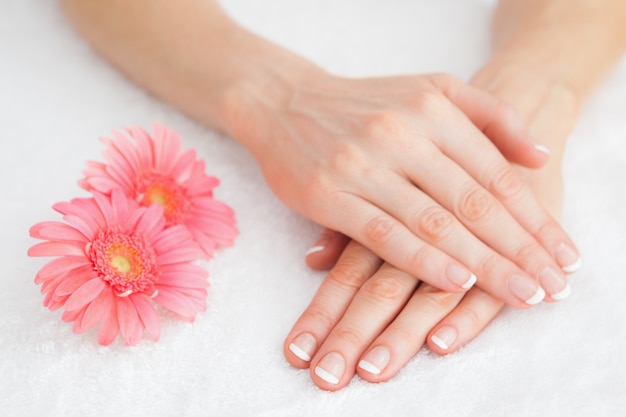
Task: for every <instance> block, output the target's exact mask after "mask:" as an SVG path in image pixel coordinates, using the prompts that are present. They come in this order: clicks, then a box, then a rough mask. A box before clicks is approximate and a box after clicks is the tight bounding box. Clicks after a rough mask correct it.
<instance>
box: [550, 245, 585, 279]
mask: <svg viewBox="0 0 626 417" xmlns="http://www.w3.org/2000/svg"><path fill="white" fill-rule="evenodd" d="M556 261H557V262H558V263H559V265H561V269H562V270H563V271H565V272H567V273H568V274H571V273H573V272H576V271H578V270H579V269H580V267H581V266H583V261H582V259H580V256H579V255H578V252H576V251H575V250H574V249H573V248H572V247H571V246H569V245H566V244H565V243H561V244H560V245H559V247H558V248H556Z"/></svg>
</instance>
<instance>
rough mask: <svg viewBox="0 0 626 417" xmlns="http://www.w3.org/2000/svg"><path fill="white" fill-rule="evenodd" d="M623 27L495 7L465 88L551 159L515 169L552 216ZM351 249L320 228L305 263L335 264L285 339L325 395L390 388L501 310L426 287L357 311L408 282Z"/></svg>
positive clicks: (624, 44)
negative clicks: (498, 104) (568, 159)
mask: <svg viewBox="0 0 626 417" xmlns="http://www.w3.org/2000/svg"><path fill="white" fill-rule="evenodd" d="M579 3H580V4H579ZM585 4H586V6H587V7H585ZM520 8H522V9H523V10H524V13H522V14H520V11H519V10H520ZM625 28H626V4H625V3H624V2H618V1H600V2H587V3H585V2H571V1H562V2H560V1H550V2H548V1H540V0H534V1H527V0H523V1H517V0H504V1H501V2H500V4H499V7H498V9H497V13H496V15H495V22H494V33H493V37H494V43H495V45H494V52H493V55H492V57H491V58H490V60H489V61H488V62H487V63H486V64H485V65H484V66H483V68H482V69H481V70H480V71H479V72H478V73H477V74H476V75H475V76H474V77H473V79H472V81H471V82H472V84H474V85H476V86H479V87H481V88H483V89H485V90H486V91H489V92H490V93H492V94H494V95H495V96H496V97H500V98H502V99H505V100H506V101H508V102H509V103H511V104H513V105H514V106H515V107H516V108H517V109H518V110H519V111H520V113H521V115H522V117H523V119H524V121H525V123H526V125H527V126H528V128H529V130H530V132H531V133H532V135H533V136H534V137H535V138H537V139H538V140H539V141H540V143H542V144H544V145H545V146H547V147H548V148H549V149H550V151H551V158H550V161H549V163H548V164H547V165H546V166H544V167H543V168H541V169H538V170H528V169H523V168H521V167H519V166H518V167H517V169H518V170H519V171H520V173H521V175H522V176H523V178H524V179H525V180H526V181H527V182H528V184H529V185H530V187H531V189H532V190H533V192H534V193H535V194H536V195H537V196H538V198H539V200H540V201H541V202H542V203H543V204H544V206H545V207H546V208H547V209H548V210H549V211H550V212H551V214H552V215H553V216H554V217H555V218H559V217H560V214H561V208H562V188H563V186H562V178H561V162H562V157H563V151H564V148H565V144H566V140H567V137H568V135H569V133H570V131H571V130H572V128H573V126H574V124H575V122H576V118H577V114H578V112H579V109H580V108H581V106H582V105H583V104H584V102H585V99H586V98H587V96H588V95H589V94H590V93H591V92H592V91H593V89H594V87H595V86H596V85H597V84H598V83H599V82H600V81H601V80H602V78H603V76H604V75H605V74H606V72H607V71H609V70H610V68H611V67H612V66H613V64H614V63H615V62H616V60H617V59H618V58H619V57H620V56H621V55H622V54H623V52H624V50H625V49H626V30H625ZM598 45H603V47H602V48H598ZM348 242H349V239H348V238H347V237H346V236H343V235H341V234H338V233H336V232H332V231H329V230H326V231H324V233H323V234H322V237H321V238H320V240H319V241H318V242H317V243H316V245H315V246H314V248H316V250H315V252H313V253H311V254H310V255H308V257H307V262H308V263H309V265H310V266H311V267H313V268H315V269H327V268H329V267H331V266H333V265H335V262H336V261H337V259H338V257H339V256H340V255H341V257H340V258H339V261H337V264H336V266H335V267H334V268H333V270H332V271H331V272H330V274H329V275H328V276H327V277H326V279H325V281H324V283H323V284H322V286H321V287H320V290H319V291H318V293H317V295H316V296H315V298H314V300H313V301H312V303H311V305H310V306H309V307H308V309H307V310H306V311H305V313H304V314H303V315H302V316H301V318H300V319H299V320H298V322H297V323H296V325H295V326H294V328H293V329H292V331H291V332H290V334H289V336H288V337H287V338H286V341H285V355H286V357H287V358H288V359H289V361H290V363H292V364H293V365H294V366H297V367H310V368H311V371H312V372H311V375H312V378H313V380H314V381H316V383H317V384H318V385H320V386H321V387H323V388H326V389H331V390H335V389H339V388H340V387H342V386H344V385H345V384H347V381H349V379H350V377H351V376H352V375H353V373H354V372H352V371H351V369H354V370H355V371H356V372H357V373H358V374H359V375H360V376H361V377H362V378H363V379H365V380H367V381H370V382H380V381H385V380H388V379H389V378H391V377H393V376H394V375H395V374H396V373H397V372H398V371H399V370H400V369H401V368H402V367H403V366H404V365H405V364H406V362H407V361H408V360H409V359H411V358H412V357H413V356H414V355H415V354H416V353H417V352H418V351H419V349H420V348H421V347H422V346H423V345H424V344H425V343H426V344H427V345H428V347H429V348H430V349H431V350H432V351H434V352H436V353H438V354H441V355H445V354H449V353H452V352H455V351H457V350H458V349H459V348H460V347H462V346H463V345H465V344H466V343H468V342H469V341H470V340H472V339H473V338H474V337H475V336H476V335H478V334H479V333H480V332H481V331H482V330H483V329H484V328H485V326H487V324H488V323H489V322H490V321H491V320H492V319H493V318H494V317H495V316H496V315H497V314H498V312H499V311H500V310H501V309H502V307H503V305H504V304H503V303H502V302H501V301H500V300H497V299H496V298H494V297H493V296H491V295H489V294H486V293H485V292H484V291H482V290H481V289H479V288H472V289H471V290H469V291H468V292H467V293H466V294H455V293H449V292H445V291H441V290H438V289H436V288H433V287H432V286H430V285H422V286H419V287H418V288H417V290H416V291H414V289H413V288H410V289H409V288H408V287H407V288H401V287H400V285H398V286H397V288H393V289H392V290H391V291H390V294H392V296H391V297H389V300H385V301H386V303H382V302H379V303H378V305H376V307H375V308H377V309H378V314H377V313H375V312H372V311H371V310H372V305H371V304H369V305H367V307H366V308H365V306H364V305H363V304H365V303H364V302H363V300H364V299H367V298H368V296H367V292H368V286H372V285H373V284H372V282H373V281H375V280H379V281H382V280H385V279H386V280H387V281H388V282H387V284H386V285H387V287H388V288H392V285H390V282H396V283H398V284H399V283H403V282H405V276H404V273H403V272H402V271H398V270H393V269H391V268H389V266H387V265H385V266H383V267H381V269H377V268H378V267H379V266H380V265H381V261H380V260H379V259H377V257H376V256H375V255H373V254H372V253H371V252H370V251H368V250H367V249H365V248H363V247H362V246H360V245H358V244H356V243H355V242H351V243H350V244H349V245H348V246H347V247H346V245H347V244H348ZM322 248H323V249H322ZM344 248H345V249H344ZM342 252H343V253H342ZM394 275H395V278H392V279H391V280H390V279H389V277H390V276H394ZM378 285H379V286H380V284H378ZM337 286H339V287H341V288H342V290H339V291H338V290H337V289H336V288H335V287H337ZM369 298H371V297H369ZM407 299H409V301H408V302H407V303H406V305H405V304H404V303H405V302H406V301H405V300H407ZM548 301H552V300H548ZM329 306H332V307H333V308H332V309H331V308H330V307H329ZM328 311H332V312H333V313H332V314H328V313H327V312H328ZM363 311H367V313H364V312H363ZM320 315H321V316H322V318H320V317H319V316H320ZM372 317H375V319H374V323H376V324H374V325H372ZM362 318H365V319H362ZM366 320H369V321H366ZM320 323H322V324H320ZM303 334H304V335H309V334H310V335H315V338H314V339H308V338H307V336H301V335H303ZM346 334H349V335H350V336H349V337H345V335H346ZM298 337H300V339H297V338H298ZM294 340H295V341H296V342H297V341H298V340H300V341H303V342H307V341H308V342H311V340H315V345H313V347H312V348H311V347H310V346H311V345H308V346H309V348H310V349H311V352H310V353H311V355H310V356H312V360H311V361H310V362H309V361H303V360H302V359H301V358H300V357H298V355H296V354H294V352H292V351H291V350H290V349H289V346H290V345H291V344H292V343H293V342H294ZM347 340H348V341H350V342H346V341H347ZM304 345H305V346H307V345H306V344H304ZM329 353H332V355H331V359H335V360H337V355H335V353H339V355H340V356H341V358H342V360H343V364H344V365H345V371H344V372H345V375H343V376H342V377H341V378H340V380H339V382H338V383H337V384H329V383H328V381H326V380H324V379H323V378H320V376H319V375H317V374H316V373H315V369H316V367H318V366H320V364H321V365H322V366H324V365H325V363H324V362H322V361H323V360H324V358H325V356H326V355H327V354H329ZM351 367H352V368H351ZM336 369H337V368H335V370H336ZM346 375H347V377H346Z"/></svg>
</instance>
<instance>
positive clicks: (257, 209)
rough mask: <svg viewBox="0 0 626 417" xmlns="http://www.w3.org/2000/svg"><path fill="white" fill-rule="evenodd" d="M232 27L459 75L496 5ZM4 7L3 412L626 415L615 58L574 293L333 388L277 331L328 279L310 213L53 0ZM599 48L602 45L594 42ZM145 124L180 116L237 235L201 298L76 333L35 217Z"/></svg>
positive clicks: (298, 1)
mask: <svg viewBox="0 0 626 417" xmlns="http://www.w3.org/2000/svg"><path fill="white" fill-rule="evenodd" d="M223 3H224V5H225V7H226V8H227V10H228V11H229V12H230V13H232V15H233V16H234V17H235V18H236V19H237V20H239V21H240V22H241V23H242V24H244V25H246V26H247V27H249V28H251V29H252V30H253V31H255V32H257V33H259V34H262V35H263V36H266V37H267V38H269V39H271V40H273V41H275V42H278V43H280V44H282V45H284V46H287V47H289V48H291V49H293V50H295V51H297V52H299V53H301V54H303V55H304V56H306V57H308V58H310V59H311V60H313V61H315V62H317V63H318V64H320V65H322V66H324V67H326V68H328V69H329V70H331V71H332V72H335V73H338V74H344V75H354V76H365V75H382V74H396V73H420V72H436V71H445V72H450V73H452V74H455V75H457V76H459V77H461V78H464V79H467V78H468V77H469V76H470V75H471V73H472V72H473V71H474V70H475V69H476V68H477V67H478V66H479V65H480V63H481V62H482V61H483V60H484V59H485V57H486V56H487V53H488V38H489V21H490V16H491V13H492V11H493V7H492V4H491V2H486V1H478V0H464V1H456V0H445V1H439V2H434V1H429V0H421V1H418V0H411V1H409V0H388V1H373V0H342V1H335V0H315V1H311V0H309V1H305V0H265V1H257V0H224V2H223ZM1 10H2V13H1V14H0V120H1V132H2V139H1V141H2V148H1V149H0V170H1V172H0V173H1V175H0V181H1V187H0V190H1V196H2V198H1V199H0V222H1V227H0V231H1V238H0V416H3V417H4V416H6V417H20V416H28V417H33V416H47V417H55V416H63V417H71V416H116V417H122V416H133V417H136V416H151V417H157V416H177V417H182V416H220V417H227V416H268V417H269V416H272V417H281V416H301V417H305V416H395V417H402V416H413V417H419V416H429V417H437V416H458V417H461V416H590V415H593V416H624V415H626V394H625V393H626V363H625V359H624V354H623V352H624V348H625V347H626V330H625V326H624V318H625V317H626V302H624V297H625V296H626V279H625V277H624V275H625V274H626V256H625V255H626V239H625V237H624V236H626V215H625V214H626V213H625V210H624V206H625V205H626V180H625V177H626V176H625V169H626V117H625V115H626V63H624V62H622V63H621V65H620V66H619V67H618V68H617V69H616V70H615V71H613V72H612V73H611V75H610V76H609V77H608V79H607V80H606V82H605V83H604V84H603V85H602V86H601V87H600V89H599V90H598V91H597V93H596V94H594V96H593V97H592V99H591V100H590V102H589V103H588V105H587V106H586V107H585V109H584V111H583V112H582V115H581V117H580V121H579V123H578V124H577V127H576V129H575V131H574V132H573V134H572V136H571V140H570V142H569V145H568V148H567V154H566V162H565V165H564V175H565V181H566V194H565V211H564V217H563V222H564V225H565V227H566V229H567V230H568V231H569V232H570V233H571V235H572V236H573V238H574V239H575V241H576V242H577V243H578V245H579V247H580V249H581V251H582V253H583V256H584V267H583V269H582V270H581V271H580V272H579V273H577V274H576V275H574V276H573V277H572V279H571V285H572V288H573V292H572V295H571V297H570V298H568V299H567V300H565V301H563V302H559V303H556V304H545V303H544V304H542V305H540V306H538V307H536V308H533V309H532V310H530V311H515V310H512V309H505V310H504V311H503V312H502V313H501V314H500V315H499V316H498V317H497V318H496V320H495V321H494V322H493V323H492V324H491V325H490V326H489V327H488V328H487V329H486V330H485V331H484V332H483V334H482V335H480V336H479V337H478V338H477V339H476V340H475V341H473V342H472V343H470V344H469V345H467V346H466V347H465V348H463V349H462V350H461V351H460V352H458V353H456V354H453V355H450V356H447V357H438V356H437V355H434V354H432V353H430V352H429V351H428V350H427V349H423V350H422V351H421V352H420V353H419V354H418V355H417V356H416V357H415V358H414V359H413V360H411V361H410V363H409V364H408V365H407V366H406V367H405V368H404V369H402V371H401V372H400V373H399V374H398V375H397V377H395V378H394V379H392V380H391V381H389V382H386V383H381V384H370V383H367V382H365V381H363V380H360V379H359V378H358V377H355V378H354V380H353V381H352V383H351V384H350V385H349V386H348V387H346V388H345V389H343V390H342V391H340V392H336V393H329V392H325V391H322V390H320V389H318V388H316V387H315V386H314V385H313V384H312V382H311V381H310V378H309V375H308V371H305V370H296V369H293V368H291V367H290V366H289V365H288V364H287V362H286V361H285V360H284V359H283V356H282V342H283V338H284V337H285V336H286V334H287V333H288V331H289V329H290V327H291V325H292V324H293V323H294V322H295V320H296V318H297V317H298V316H299V314H300V313H301V312H302V311H303V309H304V308H305V307H306V305H307V303H308V301H309V300H310V299H311V297H312V296H313V294H314V292H315V290H316V288H317V287H318V285H319V283H320V282H321V280H322V278H323V273H321V272H313V271H311V270H309V269H308V268H307V267H306V265H305V263H304V261H303V255H304V253H305V252H306V250H307V249H308V247H309V246H310V245H312V244H313V243H314V242H315V240H316V238H317V236H318V233H319V231H320V228H319V227H318V226H316V225H314V224H312V223H311V222H310V221H308V220H306V219H303V218H301V217H300V216H298V215H296V214H294V213H293V212H291V211H290V210H289V209H287V208H285V207H284V206H283V205H282V203H281V202H280V201H278V200H277V199H276V198H275V197H274V196H273V194H272V193H271V192H270V190H269V189H268V187H267V186H266V185H265V183H264V180H263V178H262V175H261V172H260V171H259V169H258V167H257V166H256V164H255V162H254V160H253V158H252V157H251V156H250V155H249V154H248V153H247V152H246V151H245V150H244V149H243V148H242V147H241V146H240V145H238V144H237V143H236V142H235V141H234V140H232V139H230V138H228V137H225V136H223V135H219V134H217V133H215V132H213V131H211V130H210V129H207V128H205V127H202V126H200V125H198V124H197V123H195V122H193V121H191V120H190V119H188V118H187V117H185V116H184V115H181V114H180V113H179V112H177V111H176V110H174V109H172V108H171V107H170V106H168V105H166V104H164V103H162V102H159V101H158V100H156V99H154V98H153V97H151V96H149V95H147V94H146V93H144V92H143V91H141V90H140V89H139V88H137V87H136V86H134V85H133V84H132V83H130V82H129V81H127V80H126V79H125V78H124V77H123V76H121V75H120V74H118V73H117V72H116V71H115V70H114V69H112V68H111V67H110V66H109V65H108V64H107V63H106V62H104V61H103V60H102V59H101V58H100V57H99V56H97V55H96V54H95V53H94V52H93V51H91V49H90V48H89V47H88V46H87V45H86V44H85V43H84V42H83V41H82V40H81V39H80V38H79V37H78V36H77V35H76V34H75V33H74V32H73V31H72V29H71V28H70V27H69V26H68V24H67V22H65V21H64V18H63V17H62V15H61V13H60V12H59V10H58V7H57V5H56V2H54V1H38V0H3V2H2V5H1ZM598 47H601V45H599V46H598ZM153 121H160V122H161V123H163V124H165V125H168V126H171V127H173V128H174V129H176V130H178V131H179V132H180V133H181V135H182V137H183V140H184V146H185V148H189V147H194V148H196V149H197V151H198V153H199V155H200V157H202V158H203V159H204V160H205V161H206V162H207V170H208V172H209V173H210V174H212V175H216V176H218V177H219V178H220V179H221V181H222V184H221V186H220V187H219V188H218V189H217V191H216V197H217V198H219V199H221V200H223V201H225V202H227V203H228V204H230V205H231V206H232V207H233V208H234V209H235V210H236V214H237V219H238V226H239V228H240V230H241V235H240V236H239V237H238V238H237V240H236V243H235V245H234V246H233V247H231V248H227V249H225V250H221V251H220V252H219V253H218V254H217V256H216V258H215V259H214V260H213V261H212V262H210V263H209V264H208V265H207V268H208V269H209V270H210V282H211V287H210V291H209V298H208V305H209V308H208V311H206V312H205V313H202V314H200V315H199V316H198V318H197V320H196V322H195V323H193V324H189V323H185V322H182V321H176V320H173V319H171V318H168V319H165V320H164V323H163V331H162V335H161V340H160V341H159V342H157V343H153V342H152V341H151V340H149V339H145V340H143V341H141V342H140V343H139V345H138V346H136V347H133V348H128V347H125V346H123V344H122V343H120V342H119V341H117V342H115V343H114V344H112V345H111V346H109V347H101V346H99V345H98V344H97V341H96V336H95V334H94V332H89V333H87V334H84V335H75V334H73V333H72V331H71V325H69V324H66V323H63V322H62V321H61V319H60V315H61V313H60V312H54V313H51V312H49V311H48V310H47V309H45V308H44V307H43V306H42V300H43V297H42V296H41V294H40V293H39V288H38V287H37V286H36V285H35V284H34V283H33V278H34V276H35V273H36V272H37V270H38V269H39V268H40V267H41V266H42V265H43V264H44V263H45V262H47V260H44V259H29V258H28V257H27V256H26V251H27V248H28V247H29V246H31V245H32V244H33V243H34V240H33V239H31V238H30V237H29V236H28V228H29V227H30V226H31V225H32V224H34V223H36V222H39V221H42V220H52V219H58V217H57V215H56V213H54V212H53V211H52V210H51V208H50V206H51V205H52V204H53V203H55V202H57V201H66V200H68V199H70V198H73V197H76V196H80V195H85V194H84V192H83V191H81V190H79V189H78V187H77V185H76V181H77V179H78V178H79V177H80V173H81V171H82V169H83V167H84V164H85V161H86V160H87V159H99V160H101V154H100V152H101V151H102V149H103V145H102V144H101V143H100V142H99V141H98V140H97V138H98V137H100V136H107V135H109V134H110V133H111V132H112V131H113V130H114V129H119V128H122V127H124V126H130V125H141V126H144V127H146V128H151V125H152V122H153Z"/></svg>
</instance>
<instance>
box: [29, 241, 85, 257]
mask: <svg viewBox="0 0 626 417" xmlns="http://www.w3.org/2000/svg"><path fill="white" fill-rule="evenodd" d="M64 255H70V256H72V255H74V256H85V251H84V248H83V247H82V246H78V245H76V244H75V243H60V242H41V243H37V244H36V245H34V246H31V248H30V249H28V256H33V257H39V256H64Z"/></svg>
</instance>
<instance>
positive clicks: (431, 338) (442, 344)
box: [430, 335, 449, 350]
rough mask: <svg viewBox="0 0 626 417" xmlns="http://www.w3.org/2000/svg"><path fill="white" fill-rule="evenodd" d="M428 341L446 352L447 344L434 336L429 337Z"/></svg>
mask: <svg viewBox="0 0 626 417" xmlns="http://www.w3.org/2000/svg"><path fill="white" fill-rule="evenodd" d="M430 340H432V341H433V343H434V344H436V345H437V346H439V347H440V348H441V349H443V350H448V347H449V346H448V344H447V343H446V342H444V341H443V340H442V339H440V338H438V337H437V336H435V335H433V336H431V337H430Z"/></svg>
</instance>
